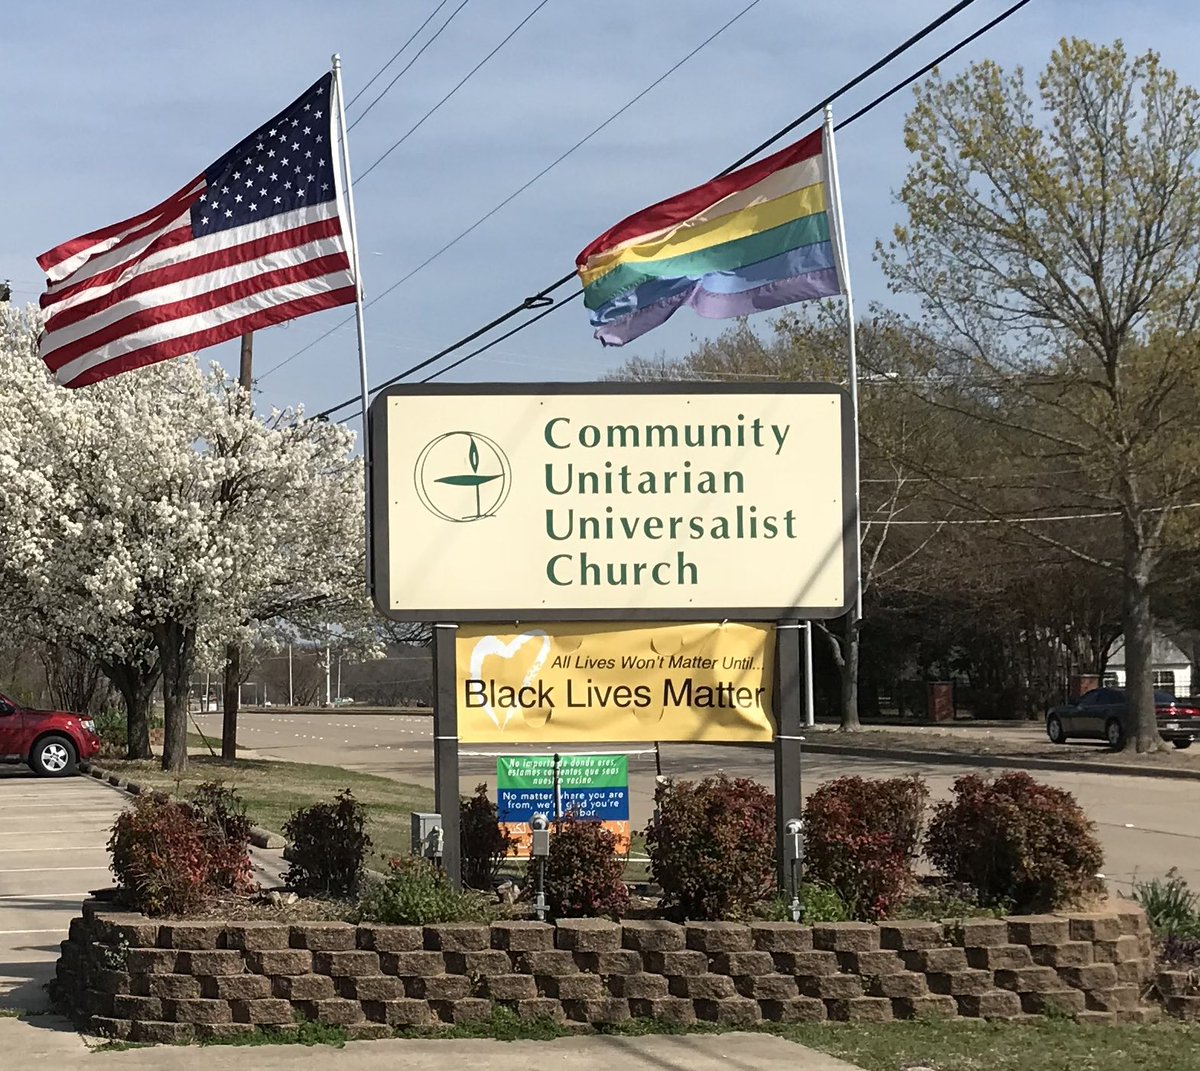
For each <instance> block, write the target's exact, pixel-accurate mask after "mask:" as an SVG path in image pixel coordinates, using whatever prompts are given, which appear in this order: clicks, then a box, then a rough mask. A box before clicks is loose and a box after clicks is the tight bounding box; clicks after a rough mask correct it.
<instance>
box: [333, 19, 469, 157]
mask: <svg viewBox="0 0 1200 1071" xmlns="http://www.w3.org/2000/svg"><path fill="white" fill-rule="evenodd" d="M445 2H446V0H443V4H444V3H445ZM470 2H471V0H462V2H461V3H460V4H459V5H458V7H456V8H455V9H454V10H453V11H451V12H450V15H449V16H448V17H447V19H446V21H445V22H443V23H442V24H441V26H439V27H438V28H437V29H436V30H434V32H433V34H432V35H431V36H430V38H429V40H428V41H426V42H425V43H424V44H423V45H422V46H421V47H420V48H419V49H417V54H416V55H415V56H413V58H412V59H410V60H409V61H408V62H407V63H406V64H405V65H404V66H403V67H401V68H400V71H399V73H398V74H397V75H396V77H395V78H393V79H392V80H391V81H390V82H388V84H387V85H386V86H384V87H383V92H382V93H380V94H379V96H377V97H376V98H375V99H374V100H373V101H371V103H370V104H368V105H367V106H366V107H365V108H364V109H363V110H362V111H361V112H359V113H358V115H357V116H355V118H354V122H353V123H351V124H350V125H349V126H348V127H347V128H346V129H347V131H350V130H353V129H354V128H355V127H356V126H358V124H359V123H361V122H362V121H363V120H364V119H365V118H366V117H367V113H368V112H370V110H371V109H372V108H374V107H375V105H376V104H378V103H379V102H380V101H381V100H383V98H384V97H386V96H387V95H388V92H389V90H391V88H392V86H394V85H395V84H396V83H397V82H398V81H400V79H401V78H403V77H404V76H405V74H407V73H408V71H409V68H411V67H412V65H413V64H414V63H416V62H417V60H419V59H420V58H421V55H422V54H423V53H424V52H425V50H426V49H427V48H428V47H429V46H430V45H432V44H433V43H434V41H436V40H437V39H438V38H439V37H441V36H442V34H443V33H444V32H445V30H446V27H447V26H449V25H450V23H452V22H453V21H454V17H455V16H456V15H457V14H458V13H459V12H460V11H462V9H463V8H464V7H466V6H467V4H469V3H470ZM441 8H442V4H438V6H437V7H436V8H434V12H433V14H434V15H436V14H437V13H438V11H440V10H441ZM429 18H430V19H431V18H433V15H430V16H429ZM428 21H429V19H426V20H425V22H428ZM423 26H424V23H422V27H423ZM420 32H421V31H420V30H418V31H417V33H420ZM360 177H361V176H360Z"/></svg>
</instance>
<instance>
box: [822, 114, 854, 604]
mask: <svg viewBox="0 0 1200 1071" xmlns="http://www.w3.org/2000/svg"><path fill="white" fill-rule="evenodd" d="M823 138H824V142H825V145H826V146H828V151H829V187H830V192H831V193H832V195H833V204H832V206H831V207H832V208H833V219H834V231H835V233H834V255H835V256H836V257H837V261H838V268H839V269H840V274H841V277H842V289H843V290H844V292H845V295H846V331H847V334H848V336H849V368H848V370H847V376H846V378H847V380H848V383H849V388H850V414H851V416H850V419H851V420H852V421H853V425H852V429H853V433H854V619H853V621H852V622H851V625H852V626H853V625H854V624H855V623H856V622H858V621H861V620H862V512H861V509H860V503H859V499H860V495H859V486H858V478H859V471H858V468H859V464H858V462H859V456H858V455H859V450H858V351H857V349H856V348H855V341H854V327H855V325H854V294H853V291H852V290H851V287H850V262H849V260H848V259H847V256H846V226H845V220H844V218H843V216H842V187H841V183H840V182H839V181H838V167H837V150H836V149H834V146H833V108H831V107H830V106H829V105H828V104H827V105H826V106H825V130H824V133H823Z"/></svg>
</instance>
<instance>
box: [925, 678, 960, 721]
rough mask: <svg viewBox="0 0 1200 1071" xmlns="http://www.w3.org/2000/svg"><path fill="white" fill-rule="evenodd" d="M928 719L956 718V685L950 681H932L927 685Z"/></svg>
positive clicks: (943, 719)
mask: <svg viewBox="0 0 1200 1071" xmlns="http://www.w3.org/2000/svg"><path fill="white" fill-rule="evenodd" d="M925 702H926V710H927V712H928V713H927V720H929V721H933V722H938V721H953V720H954V685H953V683H952V682H950V681H930V682H929V683H928V684H927V685H926V686H925Z"/></svg>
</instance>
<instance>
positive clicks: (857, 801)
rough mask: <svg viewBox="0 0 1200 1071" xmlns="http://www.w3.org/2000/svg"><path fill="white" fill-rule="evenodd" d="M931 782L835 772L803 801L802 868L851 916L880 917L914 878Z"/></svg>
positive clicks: (896, 900) (807, 875)
mask: <svg viewBox="0 0 1200 1071" xmlns="http://www.w3.org/2000/svg"><path fill="white" fill-rule="evenodd" d="M928 797H929V790H928V789H927V788H926V787H925V782H924V781H922V780H921V779H920V778H919V777H896V778H892V779H890V780H866V779H864V778H861V777H841V778H838V779H837V780H836V781H830V782H829V783H828V784H825V785H822V786H821V787H820V788H819V789H817V790H816V791H815V792H814V793H813V794H812V795H811V796H809V797H808V800H807V801H806V803H805V805H804V872H805V877H806V878H807V879H808V880H810V881H815V882H819V883H821V884H823V885H828V886H829V887H830V888H832V889H834V890H835V891H836V892H837V894H838V895H839V896H840V897H841V898H842V899H843V900H844V901H845V902H846V904H847V905H848V906H849V907H850V910H851V912H852V913H853V915H854V917H855V918H857V919H863V920H867V921H873V920H875V919H880V918H886V917H887V914H888V912H889V911H891V910H892V908H894V907H895V906H896V904H898V903H899V902H900V900H901V899H902V898H903V896H904V894H905V892H906V890H907V889H908V887H909V886H910V885H911V883H912V881H913V864H914V863H915V861H916V855H917V849H918V846H919V844H920V841H921V826H922V822H923V819H924V811H925V801H926V800H927V799H928Z"/></svg>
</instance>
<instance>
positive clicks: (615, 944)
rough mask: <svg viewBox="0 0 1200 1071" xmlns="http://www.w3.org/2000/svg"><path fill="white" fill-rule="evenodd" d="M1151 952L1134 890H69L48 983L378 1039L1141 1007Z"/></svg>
mask: <svg viewBox="0 0 1200 1071" xmlns="http://www.w3.org/2000/svg"><path fill="white" fill-rule="evenodd" d="M1152 963H1153V957H1152V949H1151V947H1150V935H1149V928H1148V926H1147V924H1146V919H1145V916H1144V915H1143V914H1142V912H1141V911H1140V910H1139V909H1137V908H1136V907H1130V908H1127V909H1122V910H1120V911H1116V912H1112V913H1108V914H1099V915H1097V914H1086V915H1085V914H1073V915H1072V914H1067V915H1045V916H1042V915H1038V916H1023V917H1011V918H1007V919H996V920H993V919H969V920H960V921H957V922H949V923H936V922H892V923H883V924H880V925H871V924H867V923H836V924H827V925H814V926H803V925H797V924H794V923H785V922H755V923H748V924H742V923H725V922H715V923H688V924H687V925H676V924H674V923H670V922H661V921H626V922H624V923H616V922H609V921H607V920H602V919H572V920H562V921H560V922H559V923H558V924H557V925H551V924H548V923H537V922H523V921H512V922H497V923H493V924H492V925H490V926H489V925H475V924H469V925H445V926H426V927H419V926H375V925H363V926H353V925H350V924H348V923H339V922H303V923H295V924H290V925H289V924H286V923H275V922H228V923H225V922H220V921H203V922H192V921H181V922H172V921H156V920H153V919H148V918H146V917H145V916H142V915H136V914H128V913H121V912H116V911H113V910H111V905H107V904H104V903H101V902H96V901H89V902H87V903H85V904H84V907H83V916H82V917H81V918H78V919H76V920H75V921H74V923H73V924H72V926H71V933H70V937H69V939H68V940H67V941H65V942H63V946H62V955H61V958H60V960H59V964H58V985H57V994H58V997H59V999H60V1001H61V1002H62V1003H63V1004H65V1005H66V1006H68V1007H69V1008H70V1009H71V1010H73V1011H74V1012H75V1013H76V1014H77V1015H78V1016H81V1017H83V1018H85V1019H86V1020H87V1021H88V1025H90V1027H91V1029H92V1030H93V1031H95V1032H97V1033H101V1034H105V1035H108V1036H112V1037H118V1038H129V1039H131V1040H135V1041H170V1042H184V1041H188V1040H191V1039H192V1038H195V1037H206V1036H207V1037H213V1036H221V1035H230V1034H236V1033H244V1032H248V1031H251V1030H254V1029H256V1028H258V1027H262V1026H272V1027H279V1028H283V1029H288V1028H294V1026H295V1024H296V1022H297V1020H298V1019H308V1020H313V1021H316V1022H320V1023H325V1024H330V1025H337V1026H341V1027H344V1028H345V1029H346V1031H347V1032H348V1034H349V1035H350V1036H351V1037H368V1038H369V1037H383V1036H391V1035H392V1034H393V1033H394V1032H395V1031H396V1029H397V1028H404V1027H410V1028H411V1027H416V1028H430V1027H437V1026H439V1025H443V1024H453V1023H462V1022H467V1021H471V1020H477V1019H480V1018H486V1017H487V1016H488V1015H490V1014H491V1012H492V1010H493V1008H495V1007H497V1006H503V1007H505V1008H508V1009H511V1010H512V1011H513V1012H514V1013H515V1014H516V1015H518V1016H521V1017H526V1018H541V1017H550V1018H552V1019H555V1020H557V1021H559V1022H563V1023H567V1024H577V1025H579V1027H580V1028H581V1029H585V1028H586V1027H587V1026H589V1025H590V1026H596V1025H601V1024H610V1023H618V1022H621V1021H623V1020H626V1019H629V1018H631V1017H637V1018H646V1019H661V1020H665V1021H667V1022H670V1023H675V1024H683V1025H686V1024H690V1023H694V1022H696V1021H697V1020H701V1021H707V1022H716V1023H723V1024H728V1025H737V1026H751V1025H754V1024H756V1023H759V1022H761V1021H763V1020H770V1021H785V1022H786V1021H799V1020H804V1021H815V1020H842V1021H855V1020H857V1021H871V1022H879V1021H888V1020H892V1019H909V1018H915V1017H928V1016H933V1015H942V1016H946V1017H955V1016H965V1017H971V1018H990V1019H1022V1018H1025V1017H1028V1016H1034V1015H1041V1014H1047V1013H1054V1014H1066V1015H1071V1016H1074V1017H1076V1018H1078V1019H1082V1020H1087V1021H1091V1022H1112V1021H1136V1022H1141V1021H1146V1020H1148V1019H1151V1018H1153V1017H1155V1015H1156V1014H1157V1013H1158V1012H1159V1010H1160V1009H1159V1008H1158V1007H1157V1006H1151V1005H1147V1004H1144V1003H1143V1001H1142V999H1141V998H1142V995H1143V993H1144V992H1145V991H1147V989H1148V986H1149V983H1150V982H1151V981H1152V978H1151V975H1152ZM1178 999H1179V1000H1185V999H1186V998H1185V996H1184V994H1182V993H1181V994H1179V997H1178ZM1189 1006H1190V1005H1189ZM1181 1007H1183V1005H1181Z"/></svg>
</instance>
